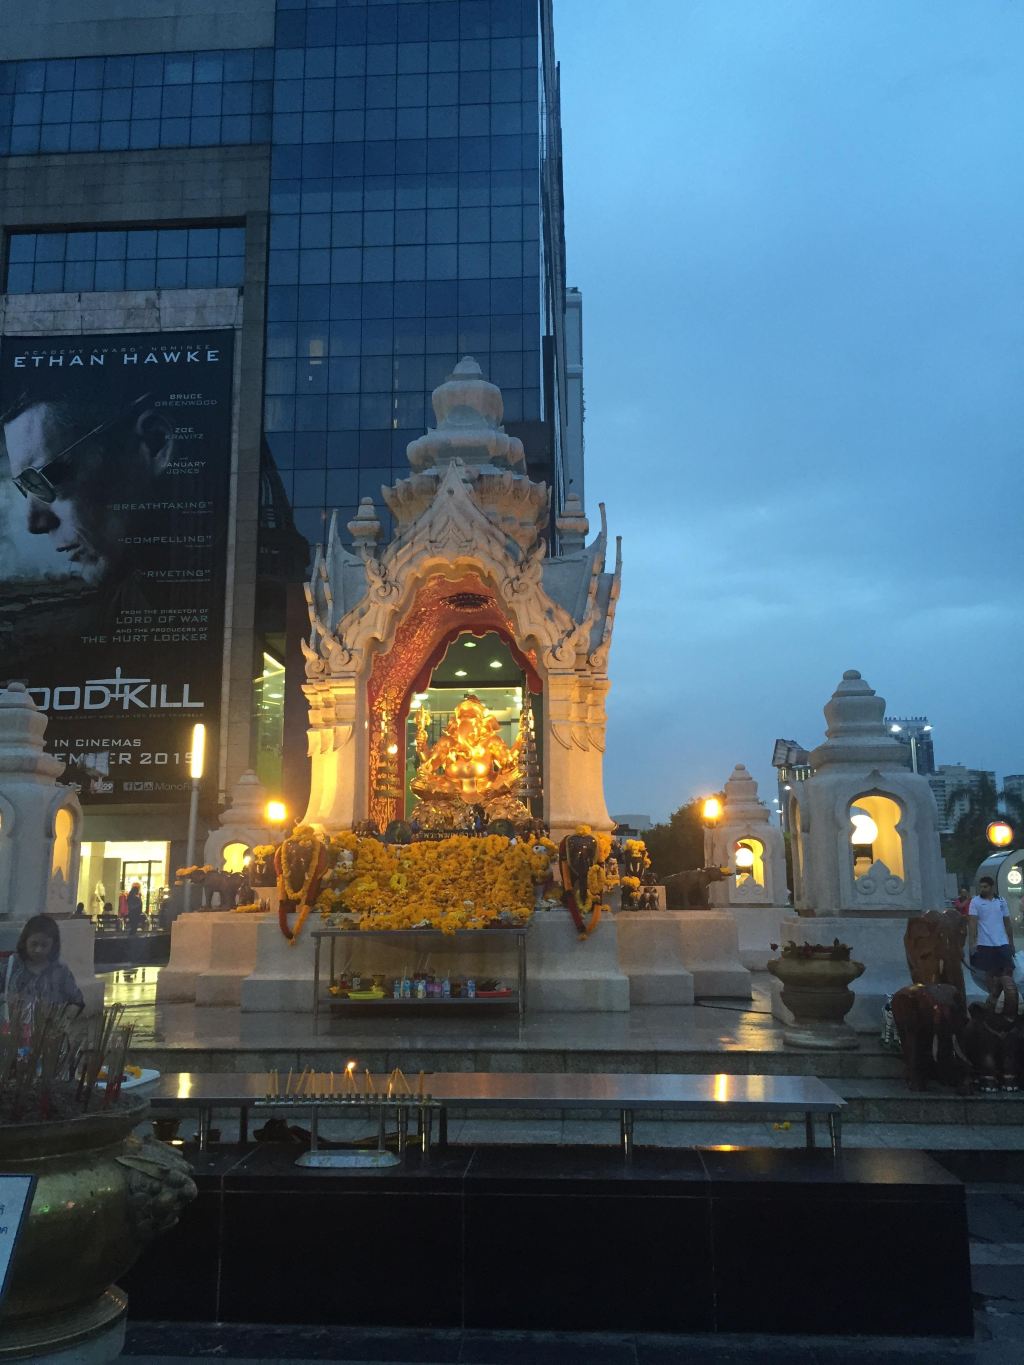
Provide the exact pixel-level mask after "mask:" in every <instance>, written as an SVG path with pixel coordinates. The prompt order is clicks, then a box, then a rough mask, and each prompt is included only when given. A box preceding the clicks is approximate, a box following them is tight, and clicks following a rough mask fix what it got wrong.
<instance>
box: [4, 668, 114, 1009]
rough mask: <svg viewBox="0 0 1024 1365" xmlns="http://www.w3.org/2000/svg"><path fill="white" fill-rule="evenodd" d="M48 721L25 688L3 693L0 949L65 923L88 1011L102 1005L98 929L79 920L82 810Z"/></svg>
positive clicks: (68, 954) (64, 938) (64, 947)
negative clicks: (47, 918)
mask: <svg viewBox="0 0 1024 1365" xmlns="http://www.w3.org/2000/svg"><path fill="white" fill-rule="evenodd" d="M45 733H46V716H45V714H44V713H43V712H42V711H40V710H39V708H38V707H37V706H36V704H35V702H33V700H32V698H31V697H30V696H29V693H28V691H27V689H26V688H25V687H24V686H23V685H22V684H21V683H11V685H10V686H9V687H8V688H6V690H4V691H3V692H0V949H3V950H11V949H13V948H14V946H15V944H16V943H17V941H18V936H19V934H20V933H21V928H22V925H23V924H24V923H25V921H26V920H27V919H31V917H32V916H33V915H38V914H42V913H45V914H49V915H53V916H54V917H55V918H57V919H58V920H59V921H60V928H61V952H62V957H63V959H64V961H65V962H66V963H67V965H68V966H69V967H70V968H71V970H72V971H73V972H74V974H75V978H76V980H77V981H78V984H79V986H80V987H81V990H82V994H83V995H84V996H85V999H86V1003H87V1005H88V1006H89V1007H90V1008H98V1007H99V1006H101V1005H102V1003H103V985H102V983H101V982H99V981H97V980H96V977H95V975H94V972H93V937H94V936H93V927H92V923H91V922H90V921H89V920H88V919H85V918H82V919H78V920H74V919H72V918H71V917H72V915H73V914H74V909H75V903H76V898H77V892H78V866H79V859H80V851H81V832H82V808H81V806H80V805H79V803H78V795H77V792H76V789H75V788H74V787H63V786H61V785H59V784H58V782H57V778H58V777H59V776H60V774H61V773H62V772H63V770H64V765H63V764H62V763H61V762H60V761H59V760H58V759H56V758H54V757H53V756H52V755H51V754H48V753H46V752H45V749H44V747H43V737H44V735H45Z"/></svg>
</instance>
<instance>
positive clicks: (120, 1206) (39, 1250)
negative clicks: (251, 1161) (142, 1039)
mask: <svg viewBox="0 0 1024 1365" xmlns="http://www.w3.org/2000/svg"><path fill="white" fill-rule="evenodd" d="M147 1110H148V1105H147V1104H146V1102H145V1101H144V1100H132V1099H129V1098H127V1097H125V1098H123V1099H121V1100H119V1101H117V1102H116V1103H115V1104H112V1105H111V1106H110V1107H109V1108H98V1109H95V1110H92V1111H89V1112H86V1113H79V1114H75V1115H74V1116H72V1117H69V1118H63V1119H47V1120H41V1121H40V1120H35V1121H29V1122H23V1123H9V1122H8V1123H3V1122H0V1170H2V1171H3V1172H4V1173H5V1174H8V1175H35V1176H36V1177H37V1183H36V1190H35V1197H34V1199H33V1201H32V1206H31V1209H30V1211H29V1214H28V1218H27V1219H26V1222H25V1226H24V1228H23V1230H22V1235H21V1239H20V1241H19V1243H18V1247H17V1250H16V1252H15V1256H14V1262H13V1265H12V1267H11V1276H10V1283H9V1288H8V1293H7V1298H6V1300H5V1302H4V1305H3V1309H2V1311H0V1359H3V1358H6V1357H8V1356H33V1357H34V1356H37V1355H47V1357H48V1356H49V1353H52V1352H57V1351H64V1350H69V1351H70V1350H72V1349H74V1350H77V1351H81V1352H84V1353H85V1354H84V1355H83V1357H82V1358H86V1356H87V1358H88V1359H89V1360H90V1361H92V1360H104V1359H113V1358H114V1357H115V1356H116V1355H117V1354H118V1353H119V1352H120V1348H121V1344H122V1341H123V1336H124V1325H123V1321H122V1319H123V1316H124V1312H125V1307H126V1304H127V1299H126V1296H125V1295H124V1294H123V1293H122V1292H121V1290H119V1289H118V1288H117V1287H116V1285H115V1284H114V1283H113V1281H115V1280H116V1279H117V1278H118V1277H119V1276H121V1275H123V1274H124V1272H125V1271H126V1270H128V1269H129V1268H130V1267H131V1266H132V1265H133V1264H134V1262H135V1260H136V1258H137V1257H138V1255H139V1253H140V1252H141V1251H142V1249H143V1247H144V1246H145V1245H146V1243H147V1242H149V1241H150V1240H151V1238H153V1237H155V1236H156V1235H157V1234H158V1233H160V1232H163V1231H165V1230H166V1229H168V1228H171V1227H173V1226H174V1224H175V1223H176V1222H177V1221H178V1215H179V1213H180V1211H181V1209H182V1208H183V1207H184V1206H185V1205H186V1204H187V1203H189V1202H190V1201H191V1200H192V1199H194V1198H195V1195H196V1187H195V1185H194V1183H193V1181H192V1178H191V1175H190V1174H189V1167H188V1164H187V1163H186V1162H185V1161H184V1160H183V1158H182V1157H181V1156H179V1154H178V1153H177V1152H176V1151H174V1149H173V1148H171V1147H167V1146H165V1145H164V1144H163V1143H162V1142H157V1141H156V1140H155V1139H154V1138H146V1139H139V1138H137V1137H134V1136H133V1135H132V1130H133V1129H134V1128H135V1127H136V1126H137V1125H138V1124H139V1123H141V1122H142V1120H143V1119H144V1118H145V1116H146V1113H147ZM68 1358H69V1359H70V1358H71V1356H70V1355H69V1357H68ZM75 1358H76V1359H77V1358H78V1356H77V1355H76V1356H75Z"/></svg>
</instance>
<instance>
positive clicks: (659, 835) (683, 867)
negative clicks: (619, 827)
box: [644, 793, 721, 877]
mask: <svg viewBox="0 0 1024 1365" xmlns="http://www.w3.org/2000/svg"><path fill="white" fill-rule="evenodd" d="M719 795H720V796H721V793H719ZM703 805H704V798H703V797H694V799H693V800H692V801H687V803H686V805H685V806H680V807H679V809H678V810H677V811H673V812H672V814H671V815H670V816H669V818H668V823H667V824H660V825H652V826H651V828H650V829H649V830H646V831H645V832H644V843H645V844H646V845H647V851H648V853H649V854H650V855H651V862H652V864H653V866H654V870H655V871H656V872H657V874H658V876H659V877H668V876H671V874H672V873H673V872H689V871H691V870H692V869H693V868H698V867H703V866H704V819H703V816H702V814H701V810H702V807H703Z"/></svg>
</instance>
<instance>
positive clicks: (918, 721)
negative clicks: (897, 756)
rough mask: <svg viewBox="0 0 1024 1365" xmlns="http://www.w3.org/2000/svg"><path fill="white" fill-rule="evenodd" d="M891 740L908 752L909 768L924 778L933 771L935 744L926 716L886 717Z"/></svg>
mask: <svg viewBox="0 0 1024 1365" xmlns="http://www.w3.org/2000/svg"><path fill="white" fill-rule="evenodd" d="M885 723H886V725H887V726H888V727H889V733H890V734H891V735H892V737H893V739H898V740H899V742H900V743H901V744H905V745H906V747H907V748H908V749H909V750H910V766H911V768H913V770H914V772H915V773H923V774H924V775H925V776H926V777H927V776H928V775H929V774H931V773H933V772H934V771H935V743H934V740H933V738H932V726H931V725H930V724H929V723H928V717H927V716H886V718H885Z"/></svg>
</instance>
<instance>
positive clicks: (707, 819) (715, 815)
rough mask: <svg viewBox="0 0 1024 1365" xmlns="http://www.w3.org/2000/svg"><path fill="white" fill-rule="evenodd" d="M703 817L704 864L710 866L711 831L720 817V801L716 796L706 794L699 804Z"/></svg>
mask: <svg viewBox="0 0 1024 1365" xmlns="http://www.w3.org/2000/svg"><path fill="white" fill-rule="evenodd" d="M701 815H702V817H703V819H704V866H705V867H710V866H711V832H712V830H713V829H714V827H715V826H716V825H717V824H718V822H719V820H721V818H722V803H721V801H720V800H719V798H718V797H717V796H706V797H705V798H704V804H703V805H702V806H701Z"/></svg>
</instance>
